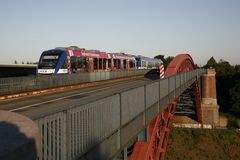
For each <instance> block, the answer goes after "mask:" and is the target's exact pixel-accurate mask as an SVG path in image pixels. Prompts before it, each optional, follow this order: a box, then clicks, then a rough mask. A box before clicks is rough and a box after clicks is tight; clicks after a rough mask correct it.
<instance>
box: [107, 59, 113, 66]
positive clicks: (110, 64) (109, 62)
mask: <svg viewBox="0 0 240 160" xmlns="http://www.w3.org/2000/svg"><path fill="white" fill-rule="evenodd" d="M108 68H112V61H111V59H108Z"/></svg>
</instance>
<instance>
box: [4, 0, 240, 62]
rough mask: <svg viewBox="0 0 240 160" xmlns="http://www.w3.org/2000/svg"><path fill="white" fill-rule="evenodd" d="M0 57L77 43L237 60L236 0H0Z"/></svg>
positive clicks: (26, 56) (239, 18)
mask: <svg viewBox="0 0 240 160" xmlns="http://www.w3.org/2000/svg"><path fill="white" fill-rule="evenodd" d="M0 20H1V23H0V54H1V58H0V63H13V62H14V60H17V61H19V62H20V61H25V62H26V61H38V59H39V56H40V54H41V52H42V51H43V50H47V49H51V48H55V47H57V46H69V45H77V46H79V47H84V48H87V49H98V50H102V51H107V52H126V53H130V54H141V55H145V56H149V57H153V56H155V55H157V54H164V55H171V56H175V55H176V54H178V53H189V54H191V55H192V57H193V59H194V61H195V62H196V63H198V64H200V65H203V64H205V63H206V61H207V60H208V59H209V58H210V57H211V56H214V57H215V59H216V60H217V61H218V60H220V59H224V60H227V61H229V62H230V63H232V64H240V0H175V1H173V0H168V1H166V0H75V1H73V0H68V1H62V0H38V1H37V0H2V1H1V2H0Z"/></svg>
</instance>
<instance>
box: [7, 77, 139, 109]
mask: <svg viewBox="0 0 240 160" xmlns="http://www.w3.org/2000/svg"><path fill="white" fill-rule="evenodd" d="M128 83H129V82H128ZM135 83H136V82H135ZM117 85H119V84H116V85H113V86H109V87H105V88H101V89H96V90H94V91H88V92H83V93H79V94H74V95H69V96H65V97H61V98H56V99H52V100H49V101H45V102H41V103H35V104H31V105H27V106H24V107H20V108H15V109H11V110H8V111H9V112H15V111H18V110H22V109H27V108H30V107H34V106H38V105H42V104H46V103H50V102H56V101H59V100H62V99H67V98H70V97H74V96H79V95H83V94H88V93H93V92H96V91H101V90H105V89H107V88H112V87H114V86H117Z"/></svg>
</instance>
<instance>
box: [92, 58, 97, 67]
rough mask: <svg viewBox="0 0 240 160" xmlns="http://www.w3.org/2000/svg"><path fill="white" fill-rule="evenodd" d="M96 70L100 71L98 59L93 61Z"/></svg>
mask: <svg viewBox="0 0 240 160" xmlns="http://www.w3.org/2000/svg"><path fill="white" fill-rule="evenodd" d="M93 66H94V70H98V58H94V59H93Z"/></svg>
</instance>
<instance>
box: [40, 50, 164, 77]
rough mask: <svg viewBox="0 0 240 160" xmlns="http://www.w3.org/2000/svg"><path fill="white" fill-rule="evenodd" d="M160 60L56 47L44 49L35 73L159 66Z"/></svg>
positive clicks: (73, 72) (152, 67)
mask: <svg viewBox="0 0 240 160" xmlns="http://www.w3.org/2000/svg"><path fill="white" fill-rule="evenodd" d="M161 64H162V61H161V60H158V59H154V58H149V57H144V56H141V55H138V56H135V55H130V54H125V53H106V52H101V51H99V50H86V49H85V48H79V47H77V46H70V47H57V48H55V49H50V50H46V51H44V52H43V53H42V54H41V56H40V59H39V62H38V66H37V74H38V75H44V74H54V75H57V74H75V73H79V72H99V71H116V70H135V69H154V68H159V66H160V65H161Z"/></svg>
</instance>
